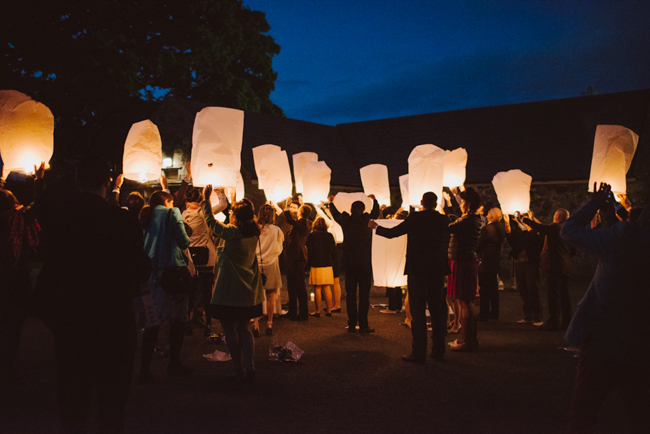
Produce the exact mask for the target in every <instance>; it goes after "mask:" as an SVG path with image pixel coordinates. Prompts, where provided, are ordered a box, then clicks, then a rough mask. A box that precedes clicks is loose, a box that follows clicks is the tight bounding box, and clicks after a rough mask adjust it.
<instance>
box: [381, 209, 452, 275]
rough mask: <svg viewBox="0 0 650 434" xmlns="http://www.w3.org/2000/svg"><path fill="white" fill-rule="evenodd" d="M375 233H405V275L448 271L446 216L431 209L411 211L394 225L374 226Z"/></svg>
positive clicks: (446, 272) (386, 235) (393, 236)
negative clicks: (404, 218)
mask: <svg viewBox="0 0 650 434" xmlns="http://www.w3.org/2000/svg"><path fill="white" fill-rule="evenodd" d="M376 230H377V235H381V236H382V237H386V238H395V237H399V236H401V235H404V234H407V237H408V239H407V240H408V241H407V245H406V266H405V268H404V274H410V275H412V274H431V273H432V272H433V273H436V274H440V275H443V276H446V275H447V274H449V273H451V269H450V268H449V261H447V249H448V248H449V238H450V235H449V219H448V218H447V216H444V215H442V214H440V213H439V212H438V211H434V210H424V211H420V212H412V213H411V214H409V216H408V217H407V218H406V220H404V221H403V222H402V223H401V224H399V225H398V226H395V227H394V228H383V227H381V226H379V227H377V229H376Z"/></svg>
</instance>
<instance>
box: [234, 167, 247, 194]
mask: <svg viewBox="0 0 650 434" xmlns="http://www.w3.org/2000/svg"><path fill="white" fill-rule="evenodd" d="M235 176H236V179H235V191H236V192H237V200H238V201H240V200H242V199H243V198H245V197H246V189H245V188H244V177H243V176H241V172H237V174H236V175H235Z"/></svg>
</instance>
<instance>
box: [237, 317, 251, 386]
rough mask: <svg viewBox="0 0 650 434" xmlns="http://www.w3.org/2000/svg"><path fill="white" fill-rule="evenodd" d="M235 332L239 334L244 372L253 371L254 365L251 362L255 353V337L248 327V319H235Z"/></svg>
mask: <svg viewBox="0 0 650 434" xmlns="http://www.w3.org/2000/svg"><path fill="white" fill-rule="evenodd" d="M236 327H237V334H238V335H239V344H240V346H241V351H242V353H243V355H244V360H243V363H244V369H245V370H246V373H249V374H250V373H251V372H254V371H255V366H254V364H253V356H254V355H255V339H254V338H253V334H252V333H251V331H250V330H249V329H248V321H237V323H236Z"/></svg>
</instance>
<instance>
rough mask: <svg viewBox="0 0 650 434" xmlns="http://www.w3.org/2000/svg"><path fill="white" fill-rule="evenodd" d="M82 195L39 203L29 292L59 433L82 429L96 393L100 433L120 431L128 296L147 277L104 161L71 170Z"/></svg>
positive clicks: (130, 348)
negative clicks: (49, 358) (52, 364)
mask: <svg viewBox="0 0 650 434" xmlns="http://www.w3.org/2000/svg"><path fill="white" fill-rule="evenodd" d="M76 181H77V186H78V187H79V190H80V192H78V193H75V192H68V193H66V194H64V195H62V196H60V197H59V198H56V197H55V196H53V195H52V194H48V192H47V190H46V191H45V192H44V194H43V195H42V197H43V200H42V201H41V203H40V204H38V203H37V210H38V211H37V212H38V216H39V221H40V223H41V226H42V238H41V240H42V247H43V248H42V254H43V269H42V271H41V273H40V275H39V276H38V280H37V283H36V288H35V303H36V309H37V313H38V314H39V316H40V317H41V319H42V320H43V322H44V323H45V325H47V326H48V327H49V328H50V330H51V331H52V333H53V335H54V351H55V356H56V364H57V392H58V401H59V412H60V419H61V421H60V423H61V426H60V432H62V433H77V432H86V422H87V418H88V412H89V408H90V402H91V400H92V396H93V390H94V391H96V393H97V403H98V428H99V432H100V433H108V432H110V433H119V432H123V431H124V417H125V410H126V401H127V397H128V394H129V389H130V387H131V376H132V371H133V356H134V351H135V343H136V327H135V318H134V310H133V298H134V296H137V295H138V292H139V291H138V289H139V285H140V284H141V283H142V282H144V281H145V280H146V279H147V277H148V276H149V273H150V261H149V258H148V256H147V255H146V254H145V253H144V251H143V235H142V229H141V228H140V225H139V224H138V222H137V220H136V219H135V218H134V217H133V216H132V215H130V213H129V212H128V211H126V210H122V209H120V208H119V207H117V206H115V205H111V204H109V203H108V202H107V201H106V196H107V194H108V189H109V186H110V181H111V179H110V169H109V166H108V163H107V162H106V161H105V160H103V159H101V158H100V157H89V158H86V159H84V160H82V161H81V162H80V163H79V165H78V167H77V176H76Z"/></svg>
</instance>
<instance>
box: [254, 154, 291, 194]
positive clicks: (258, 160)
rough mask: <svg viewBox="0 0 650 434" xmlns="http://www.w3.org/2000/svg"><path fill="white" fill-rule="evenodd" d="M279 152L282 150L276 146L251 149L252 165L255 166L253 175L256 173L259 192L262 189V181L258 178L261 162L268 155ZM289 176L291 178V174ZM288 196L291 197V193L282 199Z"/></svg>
mask: <svg viewBox="0 0 650 434" xmlns="http://www.w3.org/2000/svg"><path fill="white" fill-rule="evenodd" d="M280 151H282V148H280V147H279V146H277V145H260V146H256V147H255V148H253V164H254V165H255V173H257V188H259V189H260V190H261V189H263V188H264V185H263V180H262V178H261V177H260V164H262V160H263V159H264V158H266V157H268V156H269V155H271V154H275V153H276V152H280ZM289 176H291V174H290V175H289ZM288 196H291V193H289V194H288V195H287V196H285V197H284V198H285V199H286V198H287V197H288ZM267 198H268V196H267Z"/></svg>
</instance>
